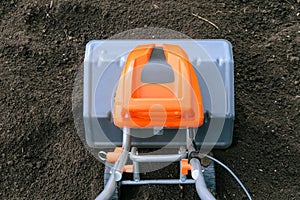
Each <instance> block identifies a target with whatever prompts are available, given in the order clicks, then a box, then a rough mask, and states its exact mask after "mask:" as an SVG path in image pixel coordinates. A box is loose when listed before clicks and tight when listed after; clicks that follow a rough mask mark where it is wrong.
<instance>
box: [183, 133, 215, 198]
mask: <svg viewBox="0 0 300 200" xmlns="http://www.w3.org/2000/svg"><path fill="white" fill-rule="evenodd" d="M194 138H195V129H193V128H188V129H187V132H186V144H187V149H188V151H189V153H191V152H192V151H195V148H194V145H193V140H194ZM190 164H191V166H192V177H193V179H195V180H196V182H195V186H196V190H197V193H198V196H199V197H200V199H202V200H215V197H214V196H213V195H212V194H211V193H210V192H209V191H208V189H207V187H206V184H205V181H204V177H203V174H202V169H201V164H200V161H199V160H198V159H196V158H192V159H191V160H190Z"/></svg>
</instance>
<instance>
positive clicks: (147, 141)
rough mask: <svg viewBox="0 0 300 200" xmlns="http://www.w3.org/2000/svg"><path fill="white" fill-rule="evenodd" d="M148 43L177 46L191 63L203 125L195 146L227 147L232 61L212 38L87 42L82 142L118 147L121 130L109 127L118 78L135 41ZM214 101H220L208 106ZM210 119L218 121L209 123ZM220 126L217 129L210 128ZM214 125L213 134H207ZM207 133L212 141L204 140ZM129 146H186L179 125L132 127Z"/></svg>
mask: <svg viewBox="0 0 300 200" xmlns="http://www.w3.org/2000/svg"><path fill="white" fill-rule="evenodd" d="M153 43H155V44H157V43H158V44H176V45H179V46H180V47H181V48H183V49H184V50H185V52H186V53H187V55H188V57H189V60H190V62H191V63H192V65H193V66H194V69H195V71H196V74H197V78H198V82H199V85H200V90H201V94H202V100H203V107H204V111H205V121H204V124H203V125H202V126H201V127H199V128H198V130H197V134H196V137H195V141H196V145H197V146H204V147H205V146H211V145H213V146H214V148H219V149H220V148H221V149H224V148H227V147H229V146H230V145H231V143H232V137H233V125H234V115H235V114H234V77H233V76H234V73H233V70H234V69H233V64H234V62H233V54H232V46H231V44H230V42H228V41H227V40H218V39H213V40H186V39H183V40H93V41H90V42H89V43H88V44H87V45H86V52H85V59H84V93H83V94H84V97H83V118H84V128H85V140H86V142H87V144H88V146H89V147H91V148H100V149H101V148H113V147H115V146H121V145H122V129H120V128H119V127H117V126H115V125H114V123H113V120H112V113H113V103H114V95H115V91H116V87H117V84H118V80H119V77H120V74H121V72H122V68H123V66H124V64H125V62H126V58H127V56H128V54H129V52H130V51H131V50H133V49H134V48H135V47H136V46H138V45H141V44H153ZM214 68H215V69H214ZM214 88H215V89H214ZM220 88H221V89H220ZM223 90H224V91H223ZM218 91H220V92H219V93H220V94H219V93H218ZM216 101H217V102H218V101H219V102H220V103H217V104H218V105H212V102H216ZM219 104H221V106H220V105H219ZM223 104H224V105H223ZM222 109H223V110H222ZM220 110H221V111H220ZM223 111H224V112H223ZM212 121H213V124H212ZM215 122H217V123H218V125H214V124H215ZM219 122H220V123H219ZM220 124H221V125H222V127H221V129H219V130H218V129H217V128H215V127H214V126H219V125H220ZM214 128H215V129H216V132H219V133H211V131H214ZM157 130H159V131H157ZM208 130H210V131H208ZM208 132H210V133H209V134H211V135H215V136H213V137H212V138H214V137H217V139H216V140H215V141H214V139H207V140H205V138H206V137H207V136H208V135H207V134H208ZM132 145H133V146H137V147H139V148H160V147H170V148H174V147H175V148H177V147H178V146H181V145H186V135H185V129H184V128H181V129H167V128H163V129H161V128H159V127H158V128H154V129H132Z"/></svg>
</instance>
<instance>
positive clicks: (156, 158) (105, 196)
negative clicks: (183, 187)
mask: <svg viewBox="0 0 300 200" xmlns="http://www.w3.org/2000/svg"><path fill="white" fill-rule="evenodd" d="M195 134H196V133H195V130H194V129H193V128H187V129H186V147H180V149H179V152H178V154H169V155H137V148H136V147H131V140H130V129H129V128H127V127H124V128H123V143H122V147H123V152H122V153H121V155H120V157H119V158H118V160H117V162H115V165H114V167H113V168H112V169H111V176H110V178H109V180H108V182H107V184H106V185H105V187H104V190H103V191H102V192H101V193H100V194H99V196H97V197H96V200H109V199H110V198H111V197H112V195H113V193H114V191H115V188H116V185H117V182H120V183H121V185H145V184H195V186H196V190H197V193H198V196H199V197H200V198H201V199H203V200H213V199H215V197H214V196H213V195H212V194H211V193H210V192H209V190H208V188H207V187H206V184H205V181H204V177H203V174H202V166H201V164H200V161H199V160H198V159H196V158H192V159H191V160H190V164H191V166H192V170H191V172H192V178H193V179H187V178H186V176H185V175H184V174H181V172H180V177H179V179H154V180H141V179H140V175H139V173H140V171H139V163H142V162H176V161H181V159H183V158H186V157H187V155H189V153H190V152H192V151H195V149H194V147H193V143H192V141H193V140H194V138H195ZM130 149H131V151H130V152H129V150H130ZM128 155H129V159H130V160H131V161H132V162H133V165H134V171H133V179H134V180H123V181H121V179H122V173H123V172H122V169H123V167H124V165H125V163H126V161H127V159H128Z"/></svg>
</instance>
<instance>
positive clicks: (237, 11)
mask: <svg viewBox="0 0 300 200" xmlns="http://www.w3.org/2000/svg"><path fill="white" fill-rule="evenodd" d="M299 8H300V2H299V1H298V0H297V1H296V0H295V1H292V0H286V1H282V3H279V2H272V1H258V0H256V1H253V2H252V3H249V2H247V1H243V0H241V1H228V2H220V1H215V2H213V1H211V2H203V1H187V0H183V1H174V2H173V1H158V0H155V1H145V2H144V1H89V0H84V1H81V2H79V1H59V0H52V1H50V0H40V1H33V0H27V1H25V0H20V1H16V0H10V1H1V3H0V18H1V22H0V23H1V24H0V31H1V34H0V36H1V39H0V87H1V92H0V102H1V103H0V112H1V115H0V137H1V138H0V151H1V155H0V172H1V176H0V199H93V198H95V197H96V195H97V194H98V193H99V192H100V191H101V190H102V188H103V183H102V182H103V168H104V166H103V164H101V163H100V162H98V161H97V160H96V159H95V158H94V157H93V156H92V155H91V154H90V153H89V152H88V151H87V150H86V149H85V148H84V145H83V144H82V143H81V141H80V139H79V137H78V136H77V134H76V130H75V127H74V123H73V116H72V103H71V102H72V89H73V82H74V79H75V76H76V72H77V70H78V67H79V66H81V63H82V62H83V59H84V50H85V45H86V43H87V42H88V41H90V40H92V39H107V38H109V37H111V36H113V35H114V34H117V33H120V32H122V31H126V30H129V29H133V28H143V27H161V28H169V29H173V30H175V31H179V32H181V33H183V34H186V35H188V36H190V37H192V38H197V39H201V38H223V39H227V40H229V41H230V42H231V43H232V45H233V51H234V60H235V111H236V118H235V119H236V120H235V129H234V141H233V145H232V146H231V147H230V148H228V149H226V150H217V151H214V155H215V157H216V158H218V159H220V160H221V161H222V162H224V163H226V164H227V165H228V166H229V167H230V168H231V169H233V170H234V171H235V172H236V174H237V175H238V176H239V177H240V179H241V180H242V181H243V183H244V184H245V186H246V187H247V188H248V189H249V191H250V193H251V195H252V196H253V199H300V185H299V174H300V172H299V169H300V165H299V163H300V156H299V153H300V144H299V139H300V134H299V133H300V110H299V107H300V106H299V104H300V82H299V81H300V79H299V77H300V69H299V59H300V58H299V57H300V55H299V52H300V45H299V44H300V29H299V27H300V23H299V18H300V9H299ZM192 13H194V14H198V15H200V16H201V17H204V18H206V19H208V20H210V21H211V22H213V23H214V24H216V25H217V27H218V28H219V29H217V28H216V27H214V26H212V25H211V24H209V23H207V22H205V21H203V20H201V19H199V18H197V17H195V16H194V15H193V14H192ZM216 170H217V187H218V189H217V190H218V195H219V198H220V199H243V198H245V195H244V194H243V192H242V190H241V189H240V188H239V186H238V185H237V183H236V182H235V180H234V179H233V178H232V177H231V176H230V175H229V174H228V173H227V172H226V171H225V170H223V169H222V168H221V167H218V166H216ZM173 171H174V170H173V169H172V166H170V167H168V168H166V169H165V170H164V171H163V172H157V173H156V175H155V174H154V175H155V176H158V175H160V174H162V175H164V176H167V177H168V176H169V175H170V174H172V172H173ZM122 192H123V199H131V198H133V199H193V198H196V193H195V190H194V187H193V186H186V187H184V189H183V190H181V189H180V188H179V187H178V185H174V186H148V185H147V186H143V187H126V188H123V191H122Z"/></svg>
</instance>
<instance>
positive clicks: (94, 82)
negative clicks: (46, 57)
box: [83, 40, 251, 199]
mask: <svg viewBox="0 0 300 200" xmlns="http://www.w3.org/2000/svg"><path fill="white" fill-rule="evenodd" d="M83 116H84V127H85V140H86V143H87V144H88V146H89V147H90V148H92V149H95V150H96V151H97V152H98V156H99V159H101V160H103V161H105V165H106V166H105V171H104V184H105V187H104V190H103V191H102V192H101V193H100V194H99V196H98V197H97V199H118V198H120V187H122V185H142V184H178V185H183V184H195V187H196V191H197V193H198V195H199V197H200V198H201V199H215V196H214V195H213V194H215V192H216V184H215V170H214V164H215V163H218V164H220V165H222V166H223V167H225V168H226V169H227V170H228V171H229V172H230V173H231V174H232V175H233V176H234V178H235V179H236V180H237V182H238V183H239V184H240V185H241V187H242V188H243V190H244V191H245V193H246V195H247V197H248V198H249V199H251V197H250V195H249V193H248V192H247V190H246V189H245V187H244V186H243V184H242V183H241V182H240V180H239V179H238V178H237V177H236V176H235V175H234V174H233V172H232V171H231V170H230V169H229V168H228V167H226V166H225V165H224V164H222V163H221V162H220V161H218V160H216V159H215V158H214V157H212V156H211V154H210V153H209V152H210V151H211V150H212V149H213V148H219V149H222V148H223V149H224V148H227V147H229V146H230V144H231V142H232V132H233V121H234V92H233V55H232V50H231V45H230V43H229V42H227V41H225V40H108V41H101V40H98V41H97V40H95V41H91V42H89V43H88V44H87V46H86V55H85V62H84V107H83ZM141 152H146V153H141ZM166 152H167V153H166ZM174 162H178V163H179V164H178V165H180V167H179V168H180V170H179V173H178V172H176V171H175V172H174V174H179V175H178V178H176V179H161V178H160V177H155V178H153V179H144V180H143V179H142V177H141V174H142V173H145V172H149V171H154V170H158V169H157V168H155V166H157V165H154V163H165V165H163V166H167V165H168V164H170V163H174ZM149 163H150V165H149ZM145 164H148V167H147V168H146V169H143V165H145ZM124 173H132V178H131V179H129V180H128V179H127V180H125V178H124V176H123V175H124ZM127 177H128V176H127ZM130 177H131V176H130Z"/></svg>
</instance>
